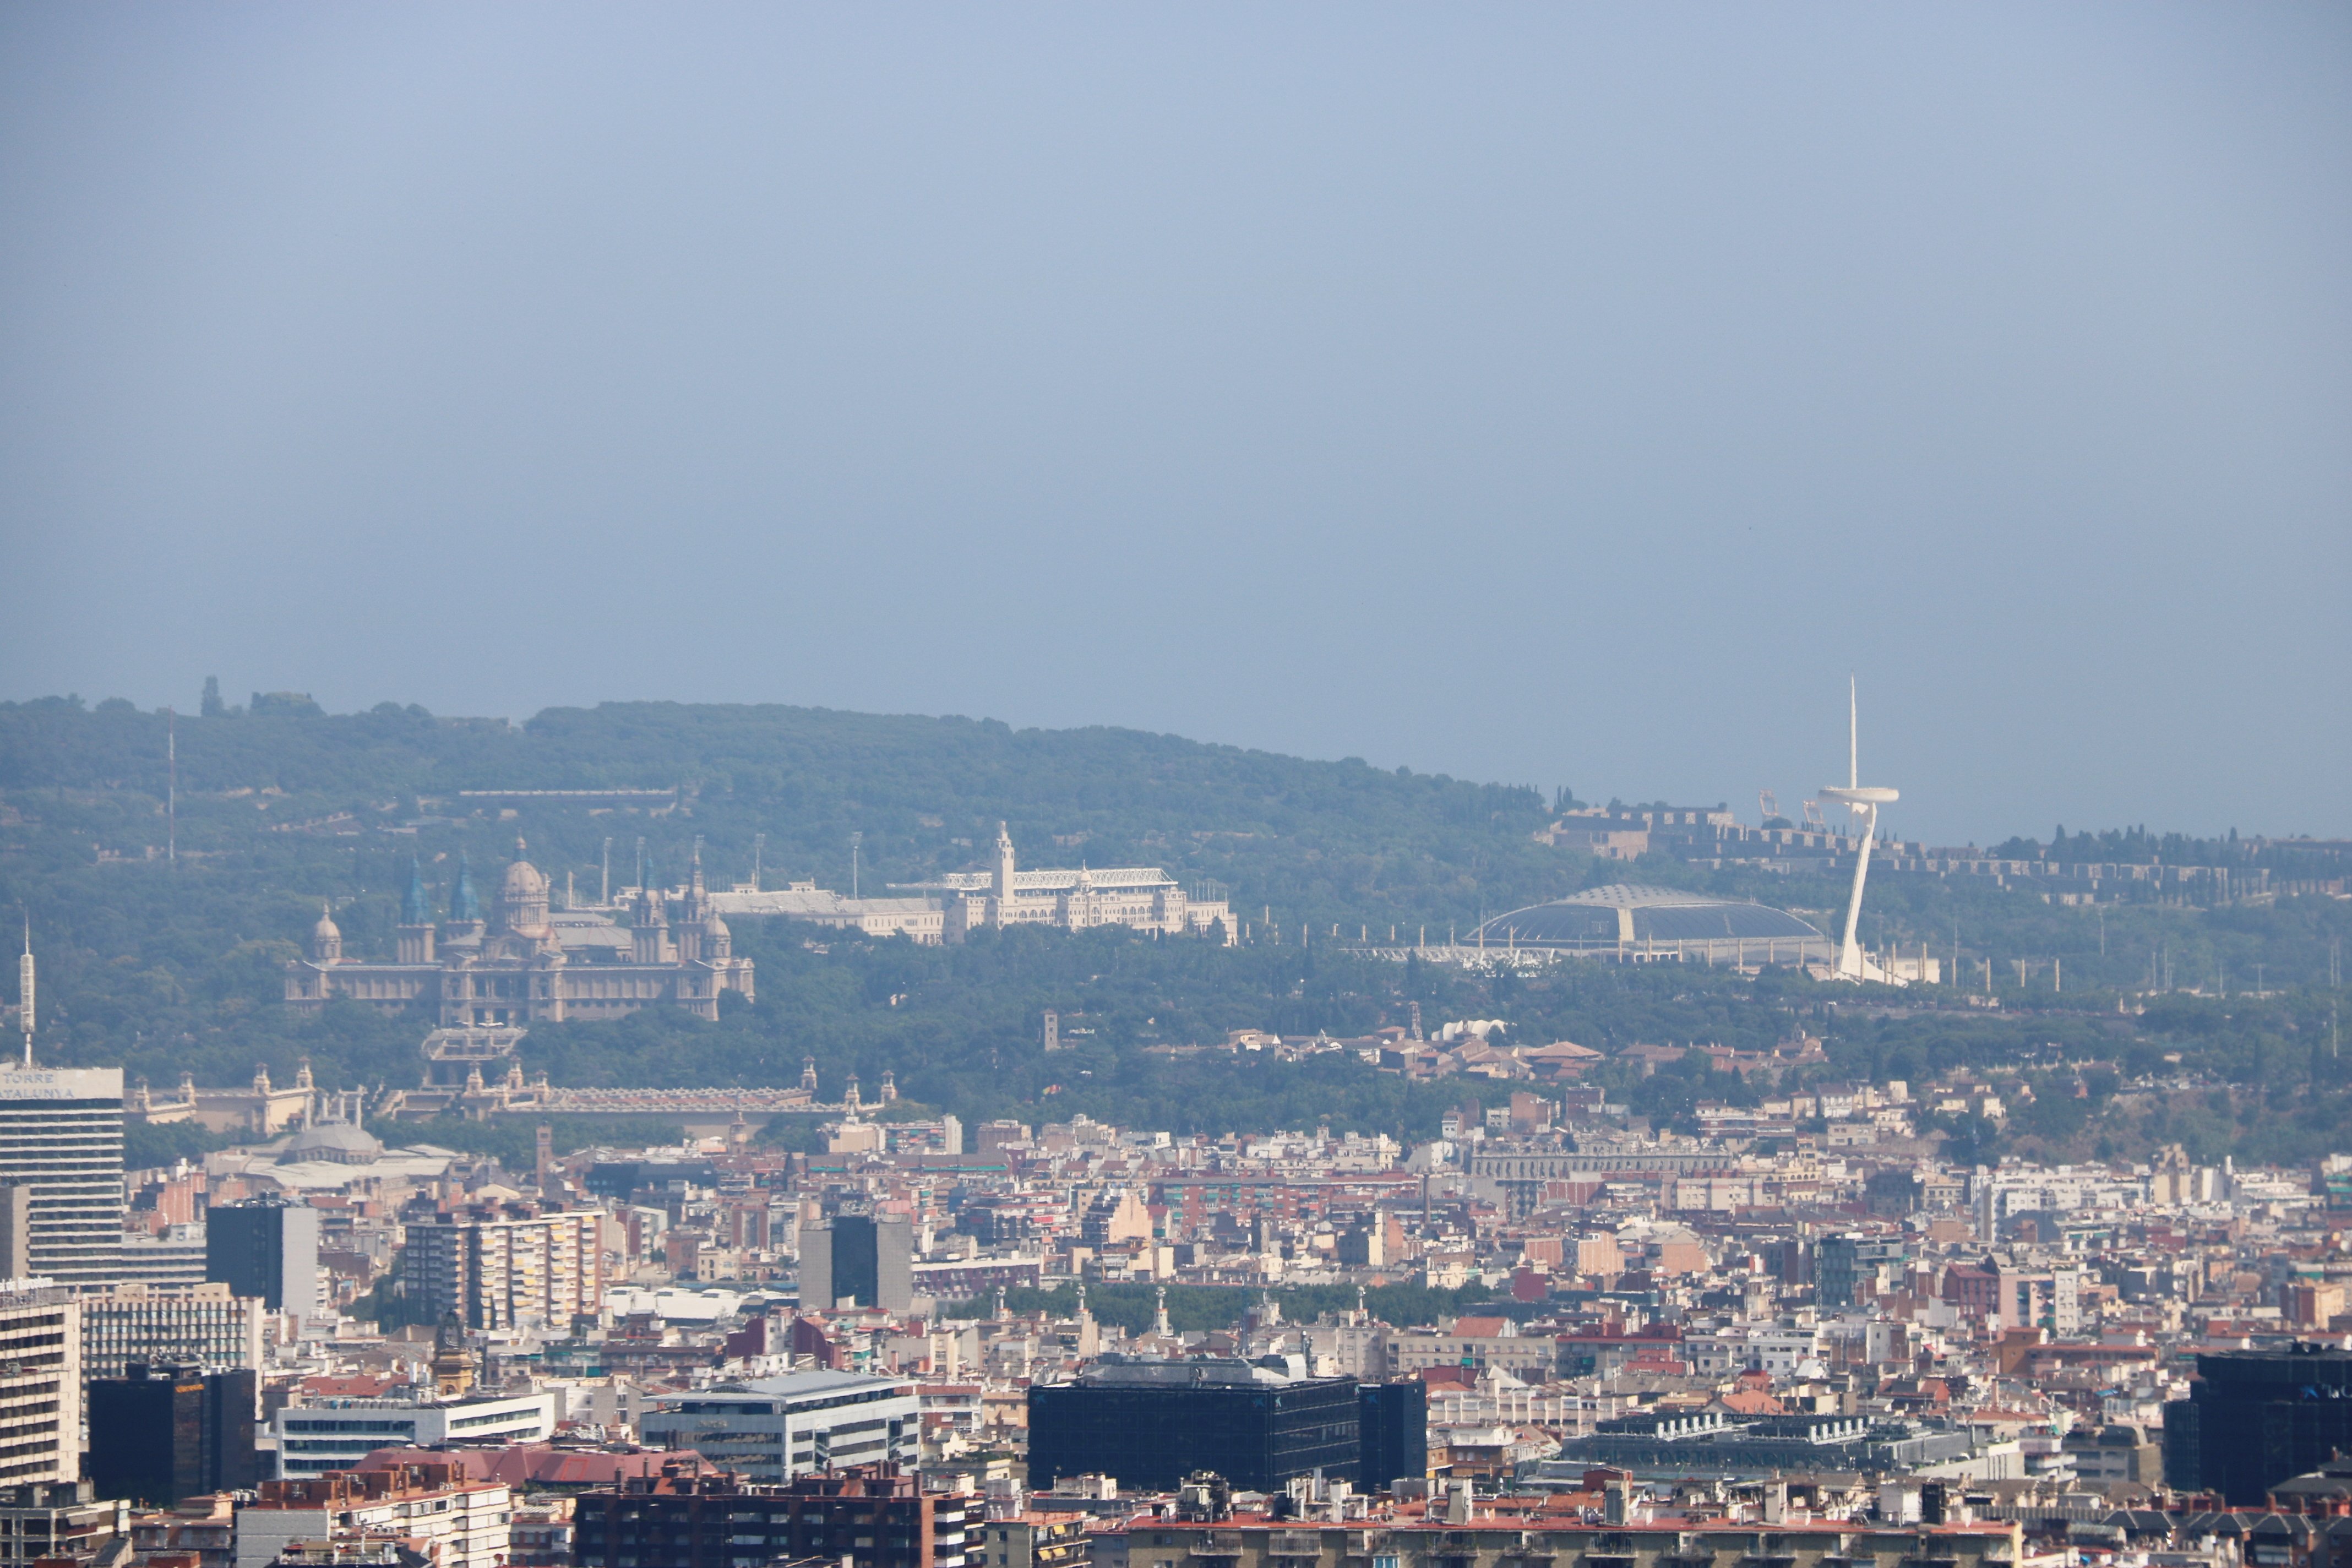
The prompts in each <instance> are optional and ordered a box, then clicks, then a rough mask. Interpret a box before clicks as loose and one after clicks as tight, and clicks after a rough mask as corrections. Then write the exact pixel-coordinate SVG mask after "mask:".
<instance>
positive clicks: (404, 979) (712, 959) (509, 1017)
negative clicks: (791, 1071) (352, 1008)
mask: <svg viewBox="0 0 2352 1568" xmlns="http://www.w3.org/2000/svg"><path fill="white" fill-rule="evenodd" d="M493 914H494V918H492V919H489V920H487V921H486V920H484V919H483V918H482V908H481V901H480V900H479V899H478V897H477V896H476V894H475V892H474V885H473V879H472V876H471V872H470V870H469V868H467V865H466V863H465V861H464V859H463V858H460V859H459V861H458V866H457V887H456V888H455V889H453V890H452V892H451V894H450V898H449V918H448V919H447V920H446V921H442V922H440V924H439V925H438V926H436V924H435V923H434V921H433V911H432V909H431V907H430V905H429V903H428V901H427V900H426V898H425V878H424V873H423V871H422V869H421V868H417V867H415V866H414V865H412V867H411V868H410V872H409V881H408V890H407V892H406V893H405V894H404V895H403V897H402V899H401V904H400V927H399V935H398V940H397V944H396V948H397V954H398V956H397V957H395V958H394V961H393V962H392V963H377V962H372V961H369V960H366V959H359V958H346V957H345V956H344V955H343V935H342V932H341V931H340V930H339V929H337V927H336V925H335V922H334V920H333V918H332V916H331V913H329V912H328V911H325V910H321V911H320V916H319V923H318V924H317V925H315V926H313V927H312V928H311V929H310V952H309V955H308V956H307V957H304V958H299V959H296V960H293V961H292V962H290V963H288V964H287V965H286V1002H287V1005H289V1007H292V1008H294V1009H296V1010H297V1011H299V1012H303V1013H316V1012H318V1011H320V1009H321V1008H323V1007H325V1006H326V1005H327V1002H328V1000H329V999H330V998H331V997H336V996H345V997H349V998H351V999H352V1001H355V1002H360V1003H364V1004H366V1005H370V1006H373V1007H378V1008H381V1009H383V1011H385V1012H387V1013H398V1012H404V1011H405V1010H406V1009H407V1008H408V1007H410V1006H411V1005H414V1004H415V1003H416V1002H418V1001H420V1000H425V999H429V998H438V1000H439V1004H440V1010H441V1011H440V1016H441V1023H442V1025H443V1026H444V1027H450V1026H480V1025H519V1024H536V1023H561V1022H562V1020H564V1019H566V1018H617V1017H620V1016H624V1015H625V1014H629V1013H634V1012H635V1011H636V1010H637V1009H638V1008H640V1007H655V1006H662V1005H668V1006H674V1007H683V1008H685V1009H686V1010H687V1011H688V1012H689V1013H692V1014H694V1015H695V1016H697V1017H701V1018H716V1017H718V1016H719V993H720V992H722V991H733V992H736V993H738V994H740V995H741V996H742V997H743V998H744V1000H746V1001H749V1000H751V995H752V989H751V984H752V982H751V960H750V959H748V958H737V957H736V956H735V955H734V942H733V938H732V936H731V935H730V932H729V931H728V929H727V922H726V921H724V920H721V919H720V918H719V911H718V910H717V909H715V908H714V907H712V905H711V902H710V895H709V889H706V888H705V886H704V885H703V879H702V858H701V856H700V854H699V853H698V854H697V855H696V856H695V859H694V871H693V877H692V879H691V880H690V881H689V882H688V885H687V887H686V889H685V890H684V891H683V892H682V893H679V894H671V893H668V892H666V891H664V890H663V889H658V888H649V889H640V890H639V891H638V893H637V895H636V897H635V899H634V900H631V901H630V904H629V909H628V924H626V925H622V924H620V923H619V922H618V921H614V920H613V919H611V918H608V917H607V916H606V915H605V914H604V913H602V912H601V911H598V910H550V909H549V908H548V886H547V878H546V877H545V876H544V875H542V874H541V872H540V870H539V868H537V867H535V866H533V865H532V864H531V863H530V861H528V860H526V859H524V858H523V845H522V842H521V841H520V839H518V840H517V841H516V843H515V858H514V862H513V864H511V865H509V867H508V868H507V869H506V877H505V879H504V880H503V881H502V882H501V883H500V884H499V896H498V900H497V904H496V907H495V910H494V911H493Z"/></svg>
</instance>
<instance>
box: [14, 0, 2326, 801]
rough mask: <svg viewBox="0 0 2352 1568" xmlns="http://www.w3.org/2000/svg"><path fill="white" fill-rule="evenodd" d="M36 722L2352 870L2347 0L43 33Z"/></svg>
mask: <svg viewBox="0 0 2352 1568" xmlns="http://www.w3.org/2000/svg"><path fill="white" fill-rule="evenodd" d="M0 215H5V217H0V530H5V540H0V542H5V561H6V563H7V575H8V579H9V584H8V588H7V590H6V595H5V605H6V608H5V612H0V697H26V696H36V695H43V694H48V693H54V692H63V691H68V690H72V691H78V692H79V693H80V694H81V695H82V696H84V697H85V698H87V699H89V700H97V699H99V698H101V697H105V696H110V695H121V696H125V697H129V698H131V699H132V700H135V701H137V702H139V703H140V704H141V705H142V706H151V707H152V706H157V705H161V704H163V703H166V702H172V703H176V704H178V705H180V706H182V707H183V708H192V707H193V706H194V703H195V700H196V695H197V690H198V688H199V686H200V684H201V682H202V680H203V679H204V677H205V676H206V675H207V674H216V675H218V676H219V677H220V679H221V682H222V684H223V686H224V688H225V689H226V690H227V691H228V692H229V694H230V695H231V697H232V699H233V700H243V698H244V697H245V695H246V694H247V692H249V691H251V690H253V689H257V688H259V689H288V688H290V689H303V690H309V691H311V692H313V693H315V694H316V695H317V696H318V698H319V699H320V701H322V702H324V703H325V704H327V705H328V706H329V707H330V708H333V709H338V710H343V709H351V708H356V707H363V706H366V705H369V704H372V703H374V702H376V701H379V700H384V699H387V698H389V699H394V700H399V701H403V702H408V701H418V702H422V703H424V704H425V705H426V706H427V707H429V708H431V709H433V710H435V711H436V712H447V713H503V714H509V715H512V716H515V717H522V716H525V715H528V714H529V713H530V712H531V711H533V710H536V709H538V708H540V707H541V706H545V705H548V704H552V703H588V702H594V701H596V700H602V699H607V698H657V697H658V698H679V699H708V700H776V701H786V702H795V703H811V704H818V705H823V706H828V707H838V708H854V709H865V710H891V711H919V712H957V713H966V714H971V715H974V716H981V715H986V716H992V717H996V718H1001V719H1003V720H1006V721H1010V722H1013V723H1014V724H1020V725H1028V724H1040V725H1054V726H1060V725H1071V724H1085V723H1115V724H1123V725H1132V726H1139V727H1143V728H1148V729H1154V730H1168V731H1177V732H1180V733H1182V734H1186V735H1192V736H1195V737H1199V738H1202V739H1208V740H1219V741H1229V742H1239V743H1243V744H1247V745H1254V746H1263V747H1268V748H1272V749H1276V750H1279V751H1286V752H1300V753H1304V754H1307V755H1314V756H1341V755H1348V754H1355V755H1360V756H1363V757H1366V758H1368V759H1370V760H1371V761H1373V762H1375V763H1381V764H1383V765H1394V764H1396V763H1410V764H1411V765H1412V766H1413V767H1415V768H1420V769H1429V770H1441V771H1445V772H1450V773H1456V774H1463V775H1469V776H1475V777H1486V778H1499V779H1505V780H1509V781H1513V782H1527V783H1532V784H1541V785H1544V786H1545V787H1547V788H1549V786H1551V785H1553V784H1560V783H1566V784H1570V785H1572V786H1573V787H1575V788H1576V789H1577V790H1579V791H1580V792H1581V793H1582V794H1584V795H1587V796H1592V795H1600V796H1602V797H1606V796H1607V795H1611V794H1612V793H1613V794H1619V795H1624V796H1626V797H1628V798H1649V797H1652V796H1655V795H1668V796H1672V797H1675V798H1676V799H1677V800H1703V801H1715V800H1719V799H1723V798H1726V797H1728V798H1729V799H1730V800H1731V801H1732V802H1733V803H1734V804H1735V805H1737V806H1738V807H1739V809H1740V810H1741V813H1742V815H1743V816H1749V817H1752V816H1753V815H1754V812H1755V792H1756V791H1757V789H1758V788H1759V787H1761V786H1769V787H1772V788H1775V789H1777V790H1778V791H1779V792H1780V798H1781V801H1782V803H1783V805H1784V806H1788V805H1790V803H1792V802H1793V801H1794V800H1795V799H1797V798H1799V797H1801V795H1803V794H1806V793H1809V791H1810V789H1811V787H1813V786H1818V785H1819V784H1824V783H1829V782H1832V781H1833V780H1836V779H1838V778H1839V777H1841V776H1842V775H1843V772H1844V761H1845V746H1844V742H1845V735H1844V721H1845V678H1846V673H1847V671H1848V670H1849V669H1850V668H1851V669H1853V670H1857V671H1858V672H1859V673H1860V676H1861V679H1862V693H1863V722H1864V734H1863V762H1864V769H1863V771H1864V773H1865V774H1866V775H1867V777H1866V778H1865V780H1864V782H1865V783H1870V782H1877V783H1885V784H1895V785H1897V786H1898V787H1900V788H1901V789H1902V790H1903V791H1904V804H1903V805H1900V806H1898V807H1895V808H1894V809H1893V810H1891V811H1890V812H1889V813H1888V817H1887V820H1888V825H1889V826H1891V827H1893V828H1894V829H1895V830H1896V831H1898V832H1901V833H1904V834H1906V835H1926V836H1927V837H1931V838H1936V839H1937V840H1939V841H1940V840H1943V839H1948V838H1958V837H1970V836H1973V837H1977V838H1978V839H1979V840H1980V841H1981V840H1984V839H1986V838H1987V837H1991V838H1998V837H2003V836H2006V835H2007V834H2009V833H2011V832H2013V831H2025V832H2032V833H2037V834H2042V835H2046V834H2047V833H2048V832H2049V830H2050V825H2051V824H2052V822H2053V821H2063V822H2064V823H2065V824H2066V825H2067V826H2069V827H2070V828H2080V827H2084V826H2100V825H2113V824H2118V823H2121V822H2124V821H2126V820H2129V821H2139V820H2143V819H2144V820H2146V821H2147V822H2148V823H2149V824H2150V825H2151V826H2179V827H2183V828H2189V829H2194V830H2200V831H2210V830H2219V829H2223V828H2226V827H2229V826H2238V827H2239V828H2241V829H2242V830H2243V831H2246V832H2254V831H2270V832H2295V831H2307V832H2314V833H2321V834H2342V833H2347V832H2352V783H2347V780H2352V699H2347V679H2352V595H2348V594H2347V590H2352V10H2347V8H2346V7H2344V6H2342V5H2325V6H2322V5H2308V6H2299V5H2206V6H2201V7H2196V8H2182V7H2166V6H2158V5H2145V4H2132V5H2108V6H2100V5H2063V6H2052V5H2023V6H2014V7H2001V6H1988V5H1947V6H1942V7H1935V6H1927V5H1900V6H1881V5H1848V6H1826V7H1809V6H1802V5H1769V6H1753V5H1737V6H1732V5H1727V6H1720V7H1708V6H1696V5H1643V6H1631V5H1558V4H1548V5H1538V6H1513V5H1421V6H1415V7H1389V6H1379V5H1345V6H1340V5H1328V6H1308V5H1265V4H1255V5H1234V6H1227V7H1219V6H1213V5H1182V6H1175V5H1160V6H1142V5H1121V6H1085V7H1081V6H1076V5H1071V6H1065V7H1058V8H1031V7H1016V6H1008V5H985V6H981V5H956V6H950V5H937V6H931V7H927V8H897V9H894V8H888V7H884V6H877V5H855V6H850V5H836V6H831V7H825V8H786V7H781V6H777V5H758V6H751V7H744V8H740V9H738V8H732V7H726V6H717V5H698V6H690V7H688V6H646V5H638V6H630V7H623V8H601V7H595V6H586V5H562V6H554V5H462V6H432V5H400V6H370V5H300V6H282V7H278V6H236V5H205V6H180V5H103V4H100V5H63V4H48V5H43V4H21V5H12V6H8V7H6V8H5V10H0Z"/></svg>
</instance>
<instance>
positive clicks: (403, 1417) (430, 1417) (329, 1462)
mask: <svg viewBox="0 0 2352 1568" xmlns="http://www.w3.org/2000/svg"><path fill="white" fill-rule="evenodd" d="M556 1402H557V1396H556V1395H555V1394H552V1393H541V1394H479V1395H473V1396H468V1397H466V1398H462V1399H447V1400H404V1399H320V1400H315V1401H313V1402H311V1403H310V1404H308V1405H288V1406H287V1407H286V1408H285V1409H283V1410H280V1411H279V1412H278V1414H277V1415H275V1416H273V1417H271V1419H270V1423H269V1429H270V1430H271V1431H272V1432H274V1433H276V1434H277V1436H278V1475H279V1476H280V1477H281V1478H283V1479H289V1480H291V1479H296V1478H299V1477H302V1476H317V1475H323V1474H325V1473H326V1472H327V1471H329V1470H348V1469H351V1468H353V1467H354V1466H356V1465H357V1464H358V1463H359V1462H360V1461H361V1460H362V1459H364V1458H367V1457H368V1456H369V1455H370V1454H373V1453H374V1452H375V1451H376V1450H377V1449H378V1448H399V1447H419V1448H437V1447H441V1446H442V1445H444V1444H447V1443H461V1444H465V1445H467V1446H469V1447H499V1446H500V1445H502V1444H507V1443H544V1442H546V1441H547V1440H548V1439H549V1438H551V1437H552V1436H555V1423H556V1419H557V1417H556Z"/></svg>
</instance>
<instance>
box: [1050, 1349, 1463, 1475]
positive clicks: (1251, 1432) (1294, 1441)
mask: <svg viewBox="0 0 2352 1568" xmlns="http://www.w3.org/2000/svg"><path fill="white" fill-rule="evenodd" d="M1357 1405H1358V1402H1357V1395H1356V1383H1355V1380H1354V1379H1352V1378H1345V1377H1323V1378H1292V1377H1286V1376H1284V1375H1283V1374H1282V1373H1276V1372H1271V1371H1269V1370H1267V1369H1265V1368H1263V1367H1258V1366H1254V1365H1252V1364H1250V1363H1247V1362H1240V1361H1178V1362H1108V1361H1106V1362H1097V1363H1095V1365H1094V1366H1092V1367H1090V1368H1088V1369H1087V1371H1086V1372H1085V1373H1082V1374H1081V1375H1080V1376H1079V1378H1078V1381H1076V1383H1063V1384H1038V1385H1034V1386H1033V1387H1031V1389H1030V1390H1029V1478H1030V1484H1031V1485H1032V1486H1035V1487H1041V1488H1042V1487H1045V1486H1047V1485H1049V1484H1051V1482H1052V1481H1053V1480H1054V1479H1055V1477H1058V1476H1075V1475H1083V1474H1086V1473H1087V1472H1089V1471H1093V1472H1098V1473H1101V1474H1107V1475H1112V1476H1116V1477H1118V1479H1119V1481H1120V1483H1121V1484H1122V1485H1125V1486H1129V1487H1138V1488H1150V1489H1162V1490H1164V1489H1172V1488H1174V1487H1175V1486H1177V1485H1178V1484H1179V1483H1180V1482H1181V1481H1182V1480H1183V1479H1184V1478H1185V1477H1186V1476H1188V1475H1190V1474H1192V1472H1193V1471H1194V1470H1214V1471H1216V1472H1217V1473H1218V1474H1219V1475H1222V1476H1223V1477H1224V1478H1225V1479H1227V1480H1229V1481H1231V1482H1232V1483H1233V1484H1234V1486H1236V1487H1245V1488H1248V1489H1252V1490H1255V1491H1278V1490H1280V1489H1281V1488H1282V1485H1283V1483H1284V1482H1285V1481H1287V1480H1289V1479H1291V1478H1292V1477H1293V1476H1307V1475H1313V1474H1314V1473H1315V1472H1316V1471H1318V1470H1321V1471H1323V1472H1325V1473H1326V1474H1329V1475H1335V1476H1353V1475H1355V1474H1357V1473H1358V1472H1359V1470H1360V1468H1361V1465H1362V1462H1363V1450H1362V1444H1361V1442H1360V1437H1359V1436H1358V1431H1357ZM1425 1462H1426V1461H1424V1464H1425ZM1421 1468H1422V1467H1419V1466H1415V1467H1412V1468H1409V1469H1408V1470H1407V1471H1406V1473H1407V1474H1418V1473H1420V1470H1421Z"/></svg>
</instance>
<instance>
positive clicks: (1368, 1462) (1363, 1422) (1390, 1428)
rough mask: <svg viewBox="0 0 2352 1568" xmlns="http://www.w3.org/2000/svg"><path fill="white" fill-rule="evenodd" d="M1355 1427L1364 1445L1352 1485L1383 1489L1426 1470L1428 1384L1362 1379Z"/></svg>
mask: <svg viewBox="0 0 2352 1568" xmlns="http://www.w3.org/2000/svg"><path fill="white" fill-rule="evenodd" d="M1356 1430H1357V1432H1358V1434H1359V1435H1360V1441H1361V1443H1362V1445H1363V1456H1364V1457H1363V1462H1362V1463H1361V1464H1360V1466H1359V1467H1358V1468H1357V1472H1356V1489H1357V1490H1359V1491H1364V1492H1384V1491H1386V1490H1388V1489H1390V1488H1391V1487H1392V1486H1394V1485H1396V1483H1397V1481H1398V1480H1399V1479H1401V1478H1411V1479H1416V1480H1417V1479H1422V1478H1424V1477H1426V1476H1427V1475H1428V1474H1429V1385H1428V1384H1425V1383H1423V1382H1422V1381H1421V1379H1419V1378H1417V1377H1416V1378H1412V1379H1411V1380H1409V1381H1407V1382H1403V1383H1367V1384H1363V1385H1362V1386H1360V1388H1358V1389H1357V1391H1356Z"/></svg>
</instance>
